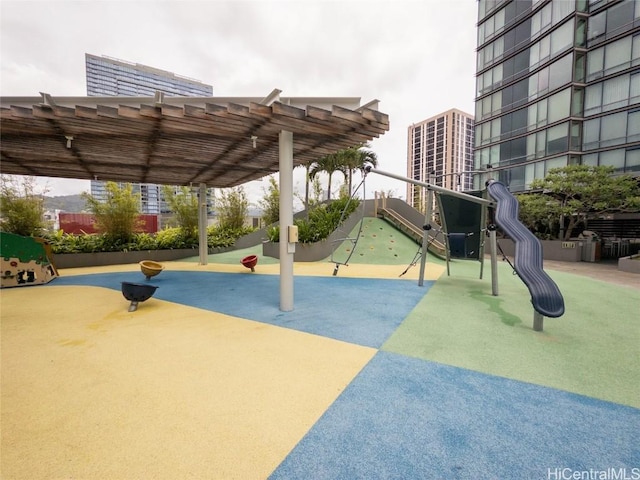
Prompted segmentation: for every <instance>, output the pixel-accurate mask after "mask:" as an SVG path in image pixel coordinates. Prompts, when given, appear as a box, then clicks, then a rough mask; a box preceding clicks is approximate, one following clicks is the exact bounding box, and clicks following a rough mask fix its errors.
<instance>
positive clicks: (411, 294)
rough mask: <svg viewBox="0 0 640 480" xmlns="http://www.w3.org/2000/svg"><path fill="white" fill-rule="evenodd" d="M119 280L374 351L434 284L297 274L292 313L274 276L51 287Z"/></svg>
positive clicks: (180, 276)
mask: <svg viewBox="0 0 640 480" xmlns="http://www.w3.org/2000/svg"><path fill="white" fill-rule="evenodd" d="M121 282H132V283H149V284H152V285H156V286H158V290H156V293H155V294H154V296H153V298H157V299H161V300H166V301H170V302H174V303H178V304H182V305H188V306H191V307H196V308H202V309H205V310H210V311H215V312H219V313H224V314H226V315H233V316H235V317H240V318H246V319H249V320H255V321H258V322H263V323H269V324H271V325H278V326H281V327H286V328H291V329H294V330H298V331H302V332H307V333H312V334H316V335H321V336H324V337H328V338H333V339H335V340H342V341H345V342H349V343H354V344H356V345H362V346H366V347H373V348H379V347H380V346H382V344H383V343H384V342H385V341H386V340H387V339H388V338H389V336H390V335H391V334H392V333H393V332H394V331H395V330H396V328H397V327H398V326H399V325H400V323H401V322H402V321H403V320H404V319H405V317H406V316H407V315H408V314H409V312H410V311H411V310H413V308H414V307H415V306H416V304H417V303H418V302H419V301H420V300H421V299H422V297H424V295H425V294H426V293H427V291H428V289H429V288H430V287H431V285H433V282H425V284H424V286H423V287H418V286H417V285H416V282H415V281H412V280H387V279H361V278H344V277H304V276H296V277H295V279H294V310H293V311H291V312H282V311H280V305H279V288H280V283H279V282H280V279H279V277H278V276H277V275H253V274H229V273H217V272H189V271H166V272H163V273H162V275H159V276H158V277H156V278H153V279H152V280H151V281H148V282H146V281H145V280H144V279H142V281H141V276H140V273H139V272H121V273H102V274H93V275H78V276H69V277H60V278H57V279H56V280H55V281H54V282H52V283H51V284H50V285H52V286H55V285H90V286H97V287H105V288H110V289H115V290H118V291H120V289H121ZM122 300H123V301H126V300H124V297H122ZM139 308H142V307H139Z"/></svg>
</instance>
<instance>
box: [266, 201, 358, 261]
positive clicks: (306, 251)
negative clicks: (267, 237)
mask: <svg viewBox="0 0 640 480" xmlns="http://www.w3.org/2000/svg"><path fill="white" fill-rule="evenodd" d="M361 219H362V211H361V210H360V208H358V210H356V211H355V212H354V213H352V214H351V216H349V218H347V219H346V220H345V221H344V222H342V225H340V227H338V229H337V230H335V231H334V232H333V233H332V234H331V235H329V237H327V238H325V239H324V240H321V241H320V242H315V243H296V252H295V253H294V254H293V261H294V262H317V261H318V260H322V259H324V258H327V257H330V256H331V253H332V252H333V249H334V247H336V248H337V247H338V246H339V245H338V244H337V243H336V242H337V241H339V240H340V239H341V238H343V239H344V235H345V234H344V232H349V233H350V232H351V230H353V228H354V227H355V226H356V225H358V222H360V220H361ZM262 254H263V255H264V256H265V257H272V258H278V259H279V258H280V243H279V242H264V243H263V244H262Z"/></svg>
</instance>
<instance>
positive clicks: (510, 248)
mask: <svg viewBox="0 0 640 480" xmlns="http://www.w3.org/2000/svg"><path fill="white" fill-rule="evenodd" d="M540 244H541V245H542V258H543V259H544V260H558V261H560V262H581V261H582V249H583V248H584V241H583V240H575V241H574V240H571V241H569V242H563V241H562V240H540ZM498 245H499V246H500V248H502V251H503V252H504V254H505V255H507V256H509V257H513V255H514V253H515V244H514V242H513V240H511V239H507V238H499V239H498ZM485 248H486V249H487V250H485V252H487V253H488V251H489V250H488V248H489V245H488V243H487V244H485ZM499 254H500V250H499V249H498V255H499Z"/></svg>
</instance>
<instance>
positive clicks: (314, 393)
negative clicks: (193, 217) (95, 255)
mask: <svg viewBox="0 0 640 480" xmlns="http://www.w3.org/2000/svg"><path fill="white" fill-rule="evenodd" d="M34 288H36V289H37V301H34V300H33V298H34V295H33V294H34V290H33V289H32V288H15V289H10V290H3V292H2V308H3V312H2V360H3V365H2V430H3V432H2V439H3V444H2V478H5V479H19V478H20V479H22V478H24V479H25V480H26V479H30V480H35V479H57V478H90V479H172V480H173V479H175V478H176V476H175V475H176V472H184V473H185V475H186V476H184V477H182V478H210V479H214V478H265V477H266V476H268V475H269V473H270V472H271V471H273V469H274V468H275V467H276V466H277V465H278V464H279V463H280V462H281V461H282V459H283V458H284V457H285V456H286V454H287V453H288V452H289V451H290V450H291V449H292V448H293V447H294V446H295V445H296V443H297V442H298V441H299V440H300V439H301V438H302V436H303V435H304V434H305V433H306V432H307V431H308V429H309V428H310V427H311V426H312V425H313V424H314V423H315V422H316V421H317V420H318V418H319V416H320V415H321V414H322V413H323V412H324V411H325V410H326V409H327V407H328V406H329V405H330V404H331V403H332V402H333V401H334V400H335V399H336V397H337V396H338V395H339V394H340V393H341V392H342V390H343V389H344V388H345V386H346V385H347V384H349V382H351V380H352V379H353V377H354V376H355V375H356V374H357V373H358V372H359V371H360V370H361V369H362V368H363V366H364V365H365V364H366V363H367V362H368V361H369V360H370V359H371V358H372V356H373V355H374V354H375V352H376V350H375V349H372V348H366V347H361V346H356V345H352V344H348V343H344V342H340V341H335V340H331V339H327V338H323V337H320V336H316V335H310V334H306V333H301V332H296V331H293V330H289V329H284V328H280V327H275V326H270V325H265V324H262V323H258V322H253V321H249V320H243V319H239V318H234V317H231V316H227V315H222V314H217V313H212V312H207V311H203V310H200V309H195V308H190V307H186V306H181V305H176V304H172V303H168V302H162V301H154V302H149V303H147V304H145V308H139V309H138V310H137V311H136V312H133V313H129V312H127V309H126V308H123V304H122V302H118V303H117V304H115V305H113V304H109V301H106V298H112V296H109V292H106V291H105V289H102V288H97V287H67V286H65V287H55V286H51V287H48V288H38V287H34ZM124 306H126V304H125V305H124ZM292 385H293V386H294V388H292Z"/></svg>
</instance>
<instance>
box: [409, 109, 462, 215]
mask: <svg viewBox="0 0 640 480" xmlns="http://www.w3.org/2000/svg"><path fill="white" fill-rule="evenodd" d="M473 136H474V122H473V115H470V114H468V113H464V112H461V111H460V110H456V109H451V110H448V111H446V112H443V113H440V114H438V115H436V116H434V117H431V118H428V119H426V120H423V121H422V122H420V123H416V124H413V125H411V126H410V127H409V129H408V138H407V142H408V146H407V177H409V178H412V179H414V180H418V181H420V182H426V183H431V184H433V185H438V186H441V187H445V188H449V189H451V190H457V191H463V190H470V189H471V187H472V182H473V180H472V175H471V174H469V173H464V172H470V171H471V170H472V169H473ZM425 199H426V197H425V194H424V189H423V188H422V187H418V186H415V185H413V184H411V183H407V203H409V204H410V205H412V206H413V207H415V208H418V209H420V210H423V209H424V202H425Z"/></svg>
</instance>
